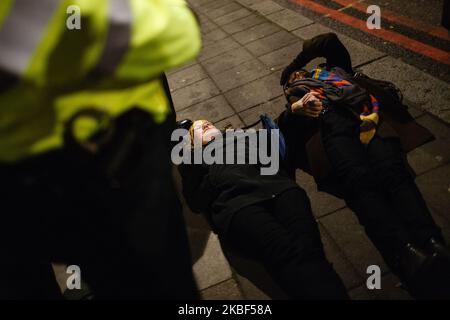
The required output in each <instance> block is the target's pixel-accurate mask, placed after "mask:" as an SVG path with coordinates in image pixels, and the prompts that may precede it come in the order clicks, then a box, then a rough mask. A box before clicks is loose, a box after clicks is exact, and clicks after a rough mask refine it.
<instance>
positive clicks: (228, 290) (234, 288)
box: [200, 279, 244, 300]
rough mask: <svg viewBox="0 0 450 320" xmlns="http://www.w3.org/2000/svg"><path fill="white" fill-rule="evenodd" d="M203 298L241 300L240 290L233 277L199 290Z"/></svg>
mask: <svg viewBox="0 0 450 320" xmlns="http://www.w3.org/2000/svg"><path fill="white" fill-rule="evenodd" d="M200 295H201V298H202V299H203V300H242V299H243V298H244V297H243V296H242V292H241V290H240V288H239V285H238V284H237V282H236V281H235V280H234V279H229V280H227V281H224V282H221V283H219V284H216V285H214V286H212V287H209V288H207V289H204V290H202V291H201V292H200Z"/></svg>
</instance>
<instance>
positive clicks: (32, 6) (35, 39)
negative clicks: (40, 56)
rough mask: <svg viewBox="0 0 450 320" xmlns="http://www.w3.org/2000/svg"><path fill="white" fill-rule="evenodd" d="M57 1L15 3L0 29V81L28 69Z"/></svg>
mask: <svg viewBox="0 0 450 320" xmlns="http://www.w3.org/2000/svg"><path fill="white" fill-rule="evenodd" d="M59 3H60V2H59V1H58V0H39V1H30V0H16V1H15V2H14V3H13V5H12V7H11V9H10V12H9V14H8V16H7V17H6V18H5V21H4V23H3V25H2V27H1V29H0V79H1V78H2V77H3V76H5V77H17V78H18V77H20V75H21V74H22V73H23V72H24V71H25V70H26V68H27V67H28V65H29V63H30V61H31V58H32V57H33V53H34V52H35V50H36V48H37V46H38V44H39V42H40V41H41V39H42V37H43V33H44V31H45V29H46V27H47V25H48V23H49V22H50V19H51V18H52V16H53V14H54V12H55V9H56V8H57V7H58V5H59Z"/></svg>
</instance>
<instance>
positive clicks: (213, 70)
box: [201, 47, 253, 75]
mask: <svg viewBox="0 0 450 320" xmlns="http://www.w3.org/2000/svg"><path fill="white" fill-rule="evenodd" d="M251 59H253V56H252V55H251V54H250V53H249V52H248V51H247V49H245V48H243V47H241V48H237V49H236V50H231V51H228V52H225V53H223V54H221V55H218V56H216V57H214V58H211V59H208V60H205V61H202V62H201V64H202V66H203V67H204V68H205V69H206V71H208V73H209V74H210V75H213V74H217V73H220V72H223V71H226V70H229V69H232V68H234V67H237V66H239V65H240V64H242V63H244V62H245V61H248V60H251Z"/></svg>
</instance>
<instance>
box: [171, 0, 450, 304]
mask: <svg viewBox="0 0 450 320" xmlns="http://www.w3.org/2000/svg"><path fill="white" fill-rule="evenodd" d="M188 2H190V4H191V5H192V7H193V8H194V10H195V11H196V12H197V13H198V14H199V18H200V21H201V26H202V34H203V38H204V44H203V49H202V53H201V55H200V56H199V57H198V58H197V59H196V60H195V61H193V62H191V63H189V64H188V65H186V66H183V67H181V68H179V69H177V70H173V71H171V72H170V73H169V83H170V86H171V90H172V95H173V98H174V102H175V107H176V110H177V117H178V118H179V119H182V118H193V119H198V118H205V119H210V120H212V121H214V122H216V123H218V126H219V127H225V126H227V125H232V126H234V127H241V126H243V125H248V124H251V123H252V122H254V121H255V120H256V119H257V117H258V116H259V115H260V114H261V113H264V112H266V113H269V114H271V115H272V116H277V115H278V114H279V113H280V112H281V111H282V110H283V108H284V98H283V96H282V90H281V88H280V86H279V83H278V81H279V76H280V70H281V68H283V67H284V66H285V65H286V64H287V63H289V62H290V61H291V60H292V58H294V57H295V55H296V54H297V53H298V52H299V51H300V50H301V48H302V43H303V41H304V40H305V39H308V38H310V37H313V36H315V35H317V34H320V33H323V32H328V31H330V30H332V29H329V28H328V27H325V26H323V25H321V24H318V23H315V22H314V21H313V20H311V19H310V18H307V17H305V16H302V15H301V14H299V13H297V12H295V11H292V10H288V9H285V8H284V7H282V6H280V5H279V4H277V3H275V2H274V1H270V0H237V1H230V0H188ZM333 31H334V30H333ZM338 36H339V37H340V38H341V40H342V41H343V42H344V43H345V45H346V46H348V48H349V51H350V53H351V56H352V59H353V62H354V65H355V66H357V67H359V68H360V69H361V70H363V71H364V72H365V73H367V74H368V75H370V76H373V77H375V78H380V79H386V80H390V81H393V82H395V83H396V84H397V85H398V86H399V87H400V88H401V89H402V90H403V93H404V95H405V99H406V100H407V101H408V102H409V104H410V106H411V109H410V110H411V113H412V114H413V116H414V117H416V118H417V121H418V122H419V123H421V124H422V125H424V126H425V127H427V128H429V129H430V130H431V131H432V132H433V133H434V134H435V135H436V138H437V139H436V140H435V141H434V142H431V143H429V144H427V145H425V146H423V147H421V148H419V149H417V150H415V151H413V152H411V153H410V154H409V155H408V159H409V160H410V162H411V165H412V167H413V168H414V169H415V170H416V172H417V174H418V178H417V183H418V185H419V187H420V189H421V190H422V192H423V194H424V195H425V198H426V200H427V203H428V205H429V206H430V208H431V209H432V211H433V215H434V216H435V219H436V221H437V222H438V223H439V224H440V226H441V227H442V228H443V231H444V234H445V235H446V236H447V239H448V240H450V238H449V237H450V141H449V140H450V127H449V122H450V106H449V101H450V96H449V94H450V90H449V89H450V86H449V84H448V83H446V82H444V81H442V80H439V79H437V78H435V77H433V76H432V75H429V74H427V73H425V72H423V71H421V70H419V69H417V68H415V67H413V66H410V65H408V64H406V63H404V62H402V61H400V60H398V59H395V58H393V57H390V56H388V55H387V54H386V53H384V52H381V51H379V50H376V49H373V48H372V47H371V46H369V45H367V44H366V43H360V42H358V41H356V40H354V39H352V38H350V37H348V36H345V35H343V34H339V33H338ZM318 62H320V59H316V60H315V61H313V63H311V64H310V65H309V66H314V64H317V63H318ZM419 79H420V80H419ZM297 181H298V183H299V184H300V186H302V187H303V188H304V189H305V190H306V191H307V192H308V195H309V196H310V198H311V201H312V206H313V211H314V214H315V216H316V218H317V220H318V222H319V225H320V230H321V233H322V238H323V242H324V246H325V250H326V253H327V256H328V258H329V259H330V261H332V262H333V264H334V266H335V268H336V270H337V272H338V273H339V275H340V276H341V277H342V279H343V281H344V283H345V285H346V287H347V288H348V290H349V294H350V295H351V297H353V298H355V299H409V298H410V297H409V295H408V294H407V293H406V292H405V291H404V290H402V289H401V288H398V287H397V286H396V285H397V283H398V280H397V279H396V277H395V276H394V275H393V274H392V273H391V272H390V271H389V270H388V268H387V267H386V266H385V264H384V262H383V260H382V258H381V257H380V255H379V254H378V252H377V251H376V250H375V248H374V247H373V245H372V244H371V242H370V241H369V240H368V238H367V237H366V235H365V233H364V231H363V229H362V227H361V226H360V225H359V223H358V222H357V220H356V218H355V216H354V215H353V213H352V212H351V211H350V210H349V209H347V208H346V207H345V204H344V203H343V201H341V200H339V199H336V198H334V197H332V196H330V195H327V194H325V193H322V192H318V191H317V190H316V187H315V185H314V182H313V180H312V178H311V177H309V176H307V175H306V174H304V173H302V172H299V173H298V174H297ZM184 207H185V216H186V219H187V223H188V229H189V235H190V238H191V245H192V251H193V255H194V273H195V276H196V279H197V282H198V285H199V289H200V290H201V294H202V296H203V297H204V298H205V299H267V298H269V295H270V293H269V294H268V292H263V291H262V290H261V289H267V288H270V285H271V284H267V283H265V284H264V283H258V281H259V280H258V279H256V277H255V279H251V278H252V277H253V275H251V274H247V273H246V272H245V271H241V273H246V274H245V275H243V274H239V271H238V269H239V270H241V268H238V267H235V266H233V267H231V266H230V263H229V262H228V261H227V259H226V258H225V256H224V255H223V250H222V249H221V247H220V243H219V241H218V239H217V237H216V236H215V235H213V234H211V231H210V229H209V227H208V226H207V224H206V222H205V221H202V218H201V217H198V216H195V215H194V214H193V213H192V212H190V211H189V209H188V208H187V207H186V206H184ZM372 264H377V265H379V266H381V268H382V271H383V279H382V290H376V291H369V290H367V288H366V286H365V281H366V280H365V279H366V276H367V275H366V268H367V266H369V265H372ZM242 270H243V269H242ZM261 277H262V278H264V277H263V276H261ZM247 278H248V279H247ZM249 279H250V280H251V281H250V280H249ZM266 280H267V279H265V280H264V281H266ZM252 281H253V282H252ZM264 281H263V282H264ZM266 282H267V281H266ZM269 291H270V290H269ZM275 291H276V290H275ZM272 297H275V298H276V297H277V296H276V295H275V296H272Z"/></svg>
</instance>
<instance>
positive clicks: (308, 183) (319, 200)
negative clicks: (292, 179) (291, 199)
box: [296, 170, 345, 218]
mask: <svg viewBox="0 0 450 320" xmlns="http://www.w3.org/2000/svg"><path fill="white" fill-rule="evenodd" d="M296 181H297V184H298V185H299V186H301V187H302V188H303V189H305V191H306V193H307V194H308V197H309V199H310V201H311V207H312V211H313V213H314V216H315V217H316V218H320V217H323V216H325V215H327V214H330V213H332V212H335V211H336V210H339V209H343V208H344V207H345V202H344V200H342V199H339V198H336V197H335V196H332V195H330V194H328V193H325V192H321V191H318V190H317V184H316V182H315V181H314V178H313V177H312V176H310V175H309V174H307V173H305V172H304V171H301V170H297V172H296Z"/></svg>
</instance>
